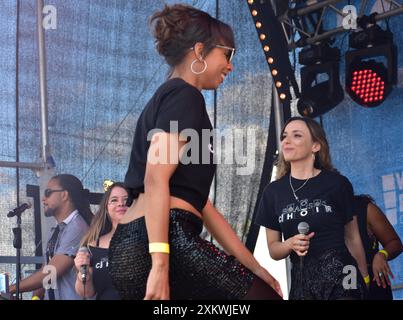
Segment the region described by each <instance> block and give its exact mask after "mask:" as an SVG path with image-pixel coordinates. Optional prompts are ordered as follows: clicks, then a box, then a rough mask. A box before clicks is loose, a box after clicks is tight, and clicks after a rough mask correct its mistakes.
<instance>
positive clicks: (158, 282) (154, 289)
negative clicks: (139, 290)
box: [144, 266, 169, 300]
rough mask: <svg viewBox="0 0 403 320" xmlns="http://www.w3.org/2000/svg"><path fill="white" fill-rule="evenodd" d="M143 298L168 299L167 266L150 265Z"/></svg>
mask: <svg viewBox="0 0 403 320" xmlns="http://www.w3.org/2000/svg"><path fill="white" fill-rule="evenodd" d="M144 300H169V270H168V268H167V267H160V266H156V267H154V266H153V267H152V268H151V271H150V274H149V275H148V280H147V288H146V295H145V297H144Z"/></svg>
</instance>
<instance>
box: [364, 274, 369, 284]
mask: <svg viewBox="0 0 403 320" xmlns="http://www.w3.org/2000/svg"><path fill="white" fill-rule="evenodd" d="M364 281H365V284H369V283H370V282H371V278H370V277H369V275H367V276H366V277H365V278H364Z"/></svg>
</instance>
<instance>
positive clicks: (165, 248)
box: [148, 242, 169, 254]
mask: <svg viewBox="0 0 403 320" xmlns="http://www.w3.org/2000/svg"><path fill="white" fill-rule="evenodd" d="M148 251H149V252H150V253H153V252H161V253H168V254H169V243H166V242H151V243H150V244H148Z"/></svg>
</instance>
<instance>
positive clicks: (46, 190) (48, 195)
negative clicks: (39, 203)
mask: <svg viewBox="0 0 403 320" xmlns="http://www.w3.org/2000/svg"><path fill="white" fill-rule="evenodd" d="M62 191H65V189H45V191H44V192H43V194H44V196H45V198H49V197H50V196H51V195H52V193H53V192H62Z"/></svg>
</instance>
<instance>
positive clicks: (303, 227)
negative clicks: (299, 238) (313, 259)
mask: <svg viewBox="0 0 403 320" xmlns="http://www.w3.org/2000/svg"><path fill="white" fill-rule="evenodd" d="M297 228H298V233H299V234H303V235H307V234H308V232H309V224H308V223H307V222H305V221H302V222H300V223H299V224H298V227H297ZM299 266H300V268H301V270H302V267H303V266H304V257H299Z"/></svg>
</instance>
